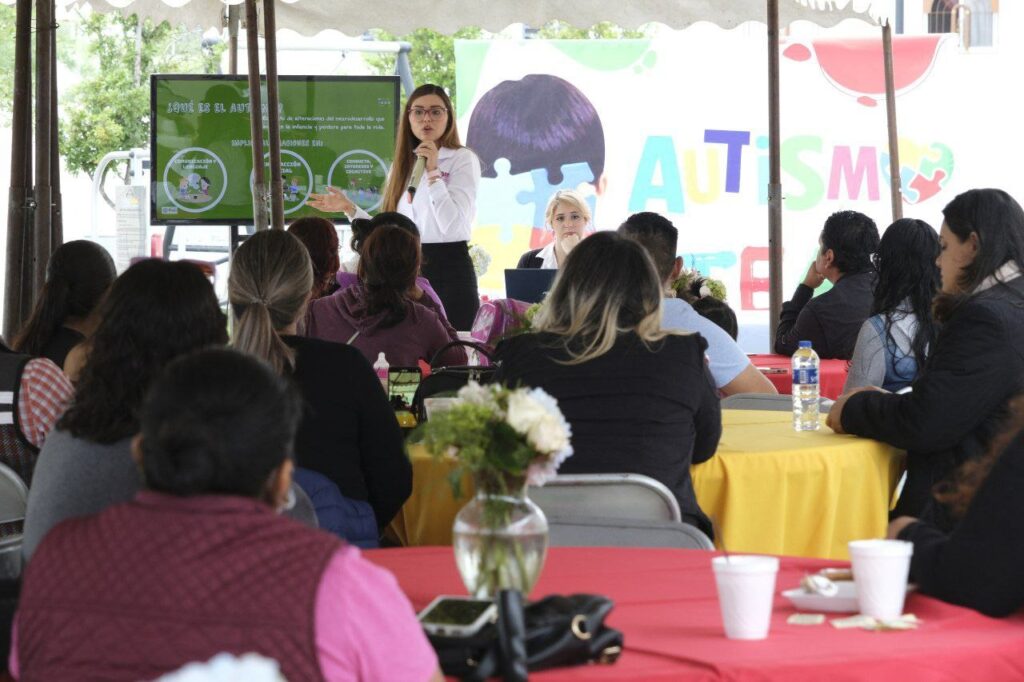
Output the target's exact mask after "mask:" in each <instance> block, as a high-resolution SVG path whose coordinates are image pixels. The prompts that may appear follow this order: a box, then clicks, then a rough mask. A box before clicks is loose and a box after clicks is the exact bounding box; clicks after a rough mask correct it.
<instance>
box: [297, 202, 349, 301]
mask: <svg viewBox="0 0 1024 682" xmlns="http://www.w3.org/2000/svg"><path fill="white" fill-rule="evenodd" d="M288 232H289V233H291V234H293V235H295V236H296V237H298V239H299V241H300V242H302V244H303V245H304V246H305V247H306V250H307V251H309V258H310V260H311V261H312V263H313V294H312V298H314V299H316V298H320V297H321V296H329V295H330V294H333V293H334V292H335V291H337V290H338V283H337V282H336V281H335V279H334V278H335V275H337V274H338V270H339V268H340V267H341V261H340V257H339V255H338V230H337V228H335V227H334V223H332V222H331V221H330V220H328V219H327V218H320V217H318V216H309V217H306V218H299V219H298V220H296V221H294V222H292V224H291V225H289V226H288Z"/></svg>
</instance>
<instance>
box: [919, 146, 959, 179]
mask: <svg viewBox="0 0 1024 682" xmlns="http://www.w3.org/2000/svg"><path fill="white" fill-rule="evenodd" d="M929 149H930V150H932V151H931V153H930V154H926V155H925V156H924V158H923V159H922V160H921V163H920V164H919V165H920V167H921V175H923V176H925V177H934V172H935V171H937V170H941V171H942V172H943V173H944V174H945V177H946V178H949V176H951V175H952V174H953V150H952V149H950V148H949V147H947V146H946V145H944V144H939V143H936V144H933V145H932V146H931V147H929Z"/></svg>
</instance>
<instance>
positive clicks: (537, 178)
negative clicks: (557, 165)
mask: <svg viewBox="0 0 1024 682" xmlns="http://www.w3.org/2000/svg"><path fill="white" fill-rule="evenodd" d="M529 174H530V177H531V178H532V179H533V189H532V191H522V192H519V193H517V194H516V201H518V202H519V203H520V204H523V205H529V204H533V223H532V224H533V226H534V227H543V226H544V212H545V211H546V210H547V207H548V200H549V199H551V195H552V194H554V193H555V192H557V191H558V190H560V189H576V188H577V187H579V186H580V185H582V184H584V183H588V182H593V181H594V172H593V171H592V170H590V164H589V163H586V162H581V163H566V164H562V182H560V183H558V184H557V185H552V184H551V183H550V182H549V181H548V172H547V171H546V170H545V169H543V168H535V169H533V170H532V171H530V173H529ZM587 205H588V206H589V207H590V215H591V216H592V219H591V221H590V222H591V225H595V224H596V217H597V216H596V214H595V209H596V207H597V197H595V196H594V195H593V194H590V195H588V196H587Z"/></svg>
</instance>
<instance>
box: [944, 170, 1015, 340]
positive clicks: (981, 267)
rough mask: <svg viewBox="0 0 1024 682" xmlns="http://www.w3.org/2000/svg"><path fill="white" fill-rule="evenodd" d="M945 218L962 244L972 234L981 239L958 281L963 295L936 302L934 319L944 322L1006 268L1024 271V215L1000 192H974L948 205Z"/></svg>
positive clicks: (1012, 200)
mask: <svg viewBox="0 0 1024 682" xmlns="http://www.w3.org/2000/svg"><path fill="white" fill-rule="evenodd" d="M942 215H943V217H944V218H945V219H946V227H948V228H949V231H950V232H952V233H953V234H954V235H956V238H957V239H959V240H960V241H961V242H963V241H966V240H967V238H968V237H970V236H971V233H972V232H973V233H974V234H976V235H977V236H978V252H977V254H976V255H975V256H974V260H973V261H972V262H971V263H970V265H968V266H966V267H965V268H964V269H963V272H962V273H961V274H960V277H959V278H958V281H957V284H958V285H959V287H960V290H961V291H960V293H958V294H948V293H943V294H940V295H939V296H937V297H936V299H935V317H936V319H938V320H939V321H940V322H945V321H946V320H947V319H949V316H950V315H951V314H952V313H953V311H954V310H955V309H956V307H957V306H958V305H959V304H960V303H961V302H963V300H965V299H966V298H967V297H968V296H970V294H971V292H972V291H974V289H975V288H977V286H978V285H979V284H981V282H982V281H983V280H984V279H985V278H986V277H989V276H991V275H992V274H993V273H995V272H996V270H998V269H999V268H1000V267H1001V266H1002V265H1003V264H1005V263H1008V262H1010V261H1014V262H1016V263H1017V264H1018V265H1020V266H1022V267H1024V211H1022V210H1021V207H1020V204H1018V203H1017V202H1016V201H1015V200H1014V199H1013V197H1011V196H1010V195H1009V194H1007V193H1006V192H1004V191H1003V190H1001V189H972V190H968V191H966V192H964V193H963V194H959V195H957V196H956V197H955V198H954V199H953V200H952V201H951V202H949V203H948V204H946V207H945V208H944V209H942Z"/></svg>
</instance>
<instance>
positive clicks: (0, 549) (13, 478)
mask: <svg viewBox="0 0 1024 682" xmlns="http://www.w3.org/2000/svg"><path fill="white" fill-rule="evenodd" d="M27 506H28V487H26V486H25V483H24V481H22V480H21V477H20V476H18V474H16V473H14V470H13V469H11V468H10V467H9V466H7V465H6V464H0V578H17V577H18V576H19V575H21V540H22V534H23V530H24V523H25V509H26V507H27Z"/></svg>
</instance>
